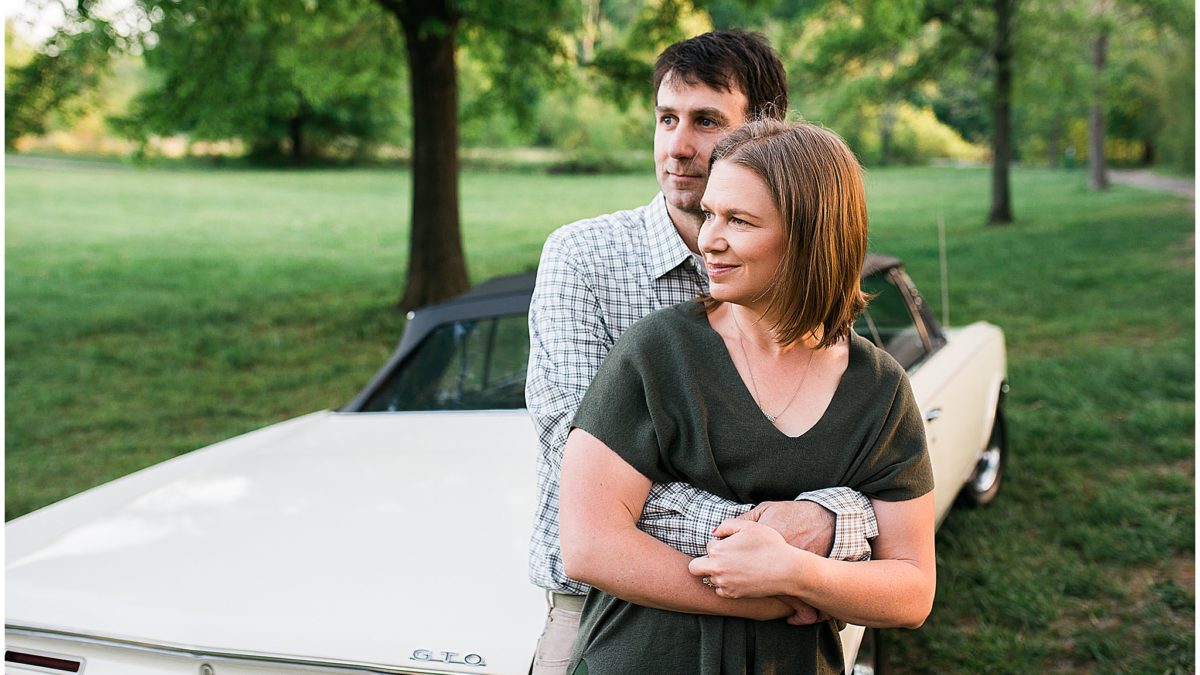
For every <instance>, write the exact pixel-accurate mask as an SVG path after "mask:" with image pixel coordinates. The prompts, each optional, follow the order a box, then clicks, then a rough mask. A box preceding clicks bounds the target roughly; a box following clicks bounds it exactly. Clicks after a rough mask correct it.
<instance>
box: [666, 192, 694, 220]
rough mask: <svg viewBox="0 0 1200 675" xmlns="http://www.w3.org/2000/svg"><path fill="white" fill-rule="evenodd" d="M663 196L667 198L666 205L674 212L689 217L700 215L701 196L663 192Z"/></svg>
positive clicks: (691, 193)
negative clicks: (679, 212) (682, 213)
mask: <svg viewBox="0 0 1200 675" xmlns="http://www.w3.org/2000/svg"><path fill="white" fill-rule="evenodd" d="M663 195H664V196H665V197H666V198H667V204H668V205H669V206H670V207H671V208H672V209H675V210H676V211H682V212H684V213H686V214H688V215H691V216H700V215H701V209H700V197H701V196H702V195H701V194H696V193H694V192H679V191H671V192H665V191H664V192H663Z"/></svg>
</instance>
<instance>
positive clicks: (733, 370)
mask: <svg viewBox="0 0 1200 675" xmlns="http://www.w3.org/2000/svg"><path fill="white" fill-rule="evenodd" d="M694 302H695V303H696V304H697V305H698V309H699V312H698V314H699V316H698V317H697V319H698V320H699V321H701V322H703V326H704V328H705V330H706V337H707V339H710V340H714V341H715V347H716V348H718V349H719V350H720V353H721V354H722V355H723V358H722V359H721V362H722V365H721V368H723V369H724V371H725V372H723V373H718V378H719V379H722V380H728V379H732V380H733V381H736V382H737V383H738V384H739V385H741V386H740V387H737V389H738V390H739V393H738V394H737V396H738V398H740V399H741V401H740V403H741V404H742V405H743V407H747V406H748V407H749V409H750V410H751V411H752V412H753V416H754V417H757V418H758V420H759V421H758V424H765V425H766V426H768V427H770V428H771V431H772V432H774V433H775V434H778V435H779V436H781V437H783V438H786V439H789V440H793V441H795V440H800V439H803V438H806V437H808V436H809V435H811V434H812V433H813V432H815V431H817V429H818V428H819V427H821V426H823V425H824V424H825V420H826V418H828V417H829V411H830V410H833V409H834V406H837V405H839V403H840V402H841V399H842V398H843V397H844V396H845V395H846V394H845V392H844V390H845V389H846V388H847V386H848V385H847V383H846V382H847V380H848V379H849V376H850V374H851V371H852V370H853V369H854V367H855V366H856V364H857V363H858V361H859V359H860V358H861V357H862V355H861V354H858V353H856V352H857V351H858V350H859V346H858V345H856V344H855V341H856V340H859V339H861V337H859V336H858V335H857V334H856V333H855V332H854V331H850V336H849V337H848V338H847V341H848V345H847V346H848V348H849V354H848V361H847V363H846V370H844V371H842V376H841V378H839V379H838V385H837V388H836V389H834V391H833V396H832V397H831V398H830V399H829V403H828V404H827V405H826V406H825V410H823V411H821V416H820V417H818V418H817V421H815V422H813V423H812V426H810V427H809V428H807V429H805V430H804V431H803V432H802V433H800V434H799V435H797V436H790V435H788V434H786V433H784V432H783V430H782V429H780V428H779V427H777V426H775V423H774V422H772V421H771V420H769V419H767V415H766V413H764V412H763V409H762V408H761V407H759V405H758V401H756V400H755V399H754V395H753V394H752V393H750V387H749V386H748V384H747V382H746V380H744V379H742V374H741V373H740V372H738V369H737V364H735V363H734V362H733V354H731V353H730V351H729V346H728V345H727V344H725V338H724V337H722V336H721V334H720V333H718V332H717V329H715V328H713V325H712V323H711V322H710V321H709V318H708V316H709V313H708V312H707V311H705V309H704V305H703V304H701V303H699V302H698V301H694Z"/></svg>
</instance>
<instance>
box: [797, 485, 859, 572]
mask: <svg viewBox="0 0 1200 675" xmlns="http://www.w3.org/2000/svg"><path fill="white" fill-rule="evenodd" d="M796 499H797V500H801V499H803V500H805V501H810V502H813V503H816V504H820V505H821V506H823V507H825V508H826V509H829V511H830V512H831V513H833V515H834V528H833V548H832V549H831V550H830V551H829V559H830V560H845V561H849V562H859V561H863V560H870V559H871V542H870V540H871V539H874V538H875V537H877V536H879V523H877V522H876V521H875V509H873V508H871V500H869V499H867V497H866V495H863V494H862V493H861V492H856V491H854V490H852V489H851V488H848V487H836V488H825V489H823V490H814V491H812V492H805V493H803V494H801V495H800V496H798V497H796Z"/></svg>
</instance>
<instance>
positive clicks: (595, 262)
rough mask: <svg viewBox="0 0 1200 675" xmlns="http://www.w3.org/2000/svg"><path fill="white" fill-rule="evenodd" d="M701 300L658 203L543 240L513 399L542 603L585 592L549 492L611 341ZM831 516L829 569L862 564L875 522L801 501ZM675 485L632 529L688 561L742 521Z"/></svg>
mask: <svg viewBox="0 0 1200 675" xmlns="http://www.w3.org/2000/svg"><path fill="white" fill-rule="evenodd" d="M707 292H708V277H707V276H706V274H705V272H704V264H703V260H702V259H701V258H700V257H699V256H697V255H696V254H693V253H692V252H691V251H689V250H688V248H687V246H686V245H685V244H684V243H683V241H682V240H681V239H680V238H679V234H678V232H676V230H675V226H674V225H673V224H672V223H671V219H670V217H669V216H668V215H667V206H666V201H665V199H664V198H663V195H662V194H661V193H660V194H659V195H657V196H655V198H654V200H653V201H651V202H650V203H649V204H647V205H646V206H643V207H641V208H637V209H632V210H630V211H618V212H617V213H611V214H608V215H604V216H599V217H597V218H591V219H588V220H581V221H579V222H576V223H572V224H570V225H565V226H563V227H561V228H559V229H558V230H556V231H555V232H554V233H553V234H551V235H550V237H549V239H547V240H546V245H545V247H544V248H543V250H542V259H541V263H540V264H539V266H538V274H537V285H536V287H535V288H534V292H533V300H532V301H531V303H530V306H529V337H530V348H529V375H528V381H527V383H526V388H525V398H526V402H527V403H528V406H529V413H530V415H531V416H532V417H533V421H534V426H535V427H536V430H537V434H538V443H539V446H540V449H541V452H540V453H539V455H538V458H537V480H538V504H537V511H536V514H535V522H534V528H533V537H532V539H531V542H530V558H529V576H530V579H531V580H532V581H533V583H535V584H537V585H538V586H540V587H542V588H545V589H547V590H550V591H555V592H558V593H569V594H577V595H582V594H585V593H587V591H588V586H587V585H586V584H583V583H580V582H578V581H575V580H573V579H569V578H568V577H567V576H566V575H565V574H564V573H563V563H562V552H561V550H560V548H559V539H558V480H559V472H560V470H561V468H562V457H563V446H564V445H565V444H566V441H567V433H568V432H569V431H570V428H571V420H572V419H573V418H574V416H575V410H576V408H578V407H579V402H580V400H582V399H583V395H584V393H585V392H586V391H587V388H588V385H590V384H591V382H592V378H593V377H595V375H596V372H597V371H598V370H599V369H600V364H601V362H603V361H604V357H605V356H607V355H608V352H609V350H610V349H612V347H613V345H614V344H616V342H617V338H619V337H621V334H622V333H624V332H625V329H627V328H629V326H630V325H632V324H633V323H634V322H635V321H637V320H638V319H641V318H642V317H644V316H646V315H647V314H649V313H651V312H653V311H654V310H657V309H661V308H663V307H668V306H670V305H674V304H678V303H680V302H684V301H687V300H691V299H693V298H695V297H697V296H699V295H702V294H705V293H707ZM797 499H808V500H811V501H814V502H817V503H818V504H821V505H822V506H824V507H825V508H827V509H829V510H830V511H832V512H833V513H834V514H836V516H837V519H836V520H837V526H836V528H835V533H834V545H833V551H832V552H831V553H830V557H831V558H836V559H839V560H866V559H868V558H870V555H871V548H870V544H869V541H868V540H869V539H870V538H873V537H875V536H876V535H877V534H878V526H877V525H876V522H875V513H874V511H872V509H871V504H870V502H869V501H867V498H866V497H864V496H863V495H861V494H859V493H858V492H855V491H854V490H851V489H849V488H829V489H825V490H818V491H815V492H806V493H804V494H802V495H799V496H798V497H797ZM751 507H752V505H750V504H736V503H734V502H731V501H728V500H726V499H722V498H721V497H718V496H716V495H714V494H710V493H707V492H704V491H702V490H698V489H696V488H694V487H692V486H690V485H688V484H686V483H655V484H654V485H653V486H652V487H651V489H650V494H649V495H648V496H647V498H646V506H645V507H644V509H643V511H642V518H641V521H640V522H639V523H638V527H639V528H640V529H641V530H643V531H644V532H646V533H648V534H650V535H652V536H653V537H655V538H656V539H659V540H660V541H663V542H665V543H667V544H669V545H670V546H672V547H673V548H675V549H677V550H679V551H683V552H684V553H687V554H688V555H691V556H701V555H704V554H705V545H706V544H707V543H708V541H709V539H711V538H712V531H713V528H715V527H716V526H717V525H718V524H720V523H721V521H723V520H725V519H728V518H734V517H736V516H739V515H741V514H743V513H745V512H746V511H748V510H749V509H750V508H751Z"/></svg>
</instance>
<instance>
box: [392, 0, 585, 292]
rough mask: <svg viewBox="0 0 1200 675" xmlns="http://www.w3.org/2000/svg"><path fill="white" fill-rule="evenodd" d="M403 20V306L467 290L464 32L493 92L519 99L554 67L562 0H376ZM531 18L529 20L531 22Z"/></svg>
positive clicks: (559, 46) (559, 48) (559, 50)
mask: <svg viewBox="0 0 1200 675" xmlns="http://www.w3.org/2000/svg"><path fill="white" fill-rule="evenodd" d="M378 2H379V4H380V5H381V6H383V7H384V8H385V9H387V11H388V12H390V13H391V14H392V16H394V17H395V19H396V21H397V22H398V23H399V25H400V28H401V31H402V32H403V34H404V45H405V49H406V53H407V54H408V66H409V82H410V84H411V88H410V91H411V93H412V115H413V126H412V133H413V135H412V176H413V186H412V195H413V199H412V220H411V222H412V230H411V235H410V239H409V254H408V274H407V287H406V288H405V291H404V295H403V297H402V298H401V300H400V305H401V307H404V308H408V307H416V306H419V305H423V304H427V303H430V302H436V301H438V300H443V299H445V298H448V297H450V296H453V295H456V294H458V293H461V292H463V291H465V290H466V289H467V288H468V287H470V280H469V277H468V276H467V265H466V259H465V256H464V254H463V247H462V234H461V225H460V221H459V201H458V172H459V160H458V113H459V111H458V66H457V63H456V62H455V55H456V51H457V50H458V49H459V48H460V47H461V46H462V43H463V41H462V39H461V38H462V36H463V35H469V36H470V37H471V40H470V45H471V48H472V49H477V50H481V51H485V52H488V53H490V54H492V55H493V57H492V58H490V59H488V60H487V64H488V65H489V71H490V74H491V75H492V77H493V78H494V79H495V81H496V82H497V84H498V87H497V93H498V95H501V96H510V97H511V98H512V99H513V100H516V99H517V98H518V97H517V96H515V95H513V92H516V91H520V88H519V85H520V82H521V78H522V77H529V76H535V75H536V74H537V73H538V72H539V71H541V72H545V71H549V70H551V69H552V68H553V60H554V57H555V56H556V55H560V54H561V53H562V49H563V47H564V41H563V39H562V35H561V33H560V30H559V29H560V27H561V25H562V21H563V18H564V14H565V11H564V10H565V6H564V5H565V3H563V2H562V1H561V0H552V1H549V2H535V1H534V0H507V1H506V0H474V1H471V0H459V1H456V0H378ZM532 17H536V19H535V20H533V19H531V18H532Z"/></svg>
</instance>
